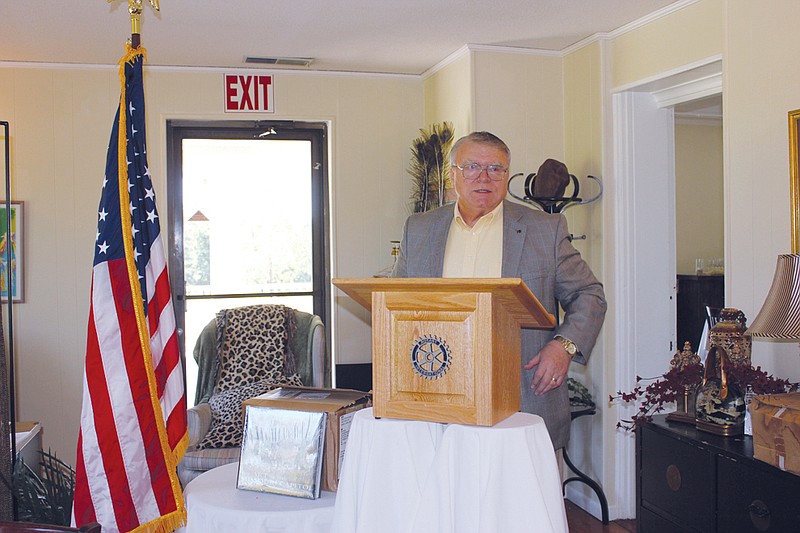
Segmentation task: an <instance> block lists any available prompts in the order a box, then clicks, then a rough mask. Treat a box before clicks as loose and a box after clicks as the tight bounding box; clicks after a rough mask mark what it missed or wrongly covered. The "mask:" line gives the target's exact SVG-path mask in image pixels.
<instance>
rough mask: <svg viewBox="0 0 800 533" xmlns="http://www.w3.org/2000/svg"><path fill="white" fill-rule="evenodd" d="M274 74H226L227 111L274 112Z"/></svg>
mask: <svg viewBox="0 0 800 533" xmlns="http://www.w3.org/2000/svg"><path fill="white" fill-rule="evenodd" d="M272 98H273V97H272V76H242V75H238V74H225V112H226V113H237V112H238V113H242V112H244V113H248V112H250V113H253V112H256V113H272V112H274V108H273V105H272Z"/></svg>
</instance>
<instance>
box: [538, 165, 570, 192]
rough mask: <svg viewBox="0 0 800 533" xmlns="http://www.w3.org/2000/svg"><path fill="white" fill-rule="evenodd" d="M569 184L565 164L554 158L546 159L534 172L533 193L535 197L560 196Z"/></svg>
mask: <svg viewBox="0 0 800 533" xmlns="http://www.w3.org/2000/svg"><path fill="white" fill-rule="evenodd" d="M567 185H569V171H568V170H567V165H565V164H564V163H562V162H561V161H556V160H555V159H546V160H545V162H544V163H542V166H540V167H539V170H538V171H537V172H536V180H535V181H534V185H533V194H534V196H536V197H537V198H561V197H563V196H564V191H565V190H566V189H567Z"/></svg>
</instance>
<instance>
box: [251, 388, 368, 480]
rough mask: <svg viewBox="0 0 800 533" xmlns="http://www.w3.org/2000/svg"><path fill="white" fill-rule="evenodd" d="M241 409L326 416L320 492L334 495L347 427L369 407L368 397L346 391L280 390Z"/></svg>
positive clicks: (352, 391)
mask: <svg viewBox="0 0 800 533" xmlns="http://www.w3.org/2000/svg"><path fill="white" fill-rule="evenodd" d="M243 405H244V409H245V410H247V409H259V408H268V409H287V410H293V411H312V412H316V413H327V415H328V416H327V418H328V420H327V424H326V428H325V450H324V458H323V464H322V489H323V490H327V491H331V492H336V489H337V487H338V486H339V470H340V469H341V466H342V459H344V452H345V448H346V446H347V436H348V434H349V432H350V424H351V422H352V420H353V416H355V413H356V411H358V410H360V409H364V408H365V407H370V406H371V405H372V395H371V394H369V393H367V392H361V391H356V390H350V389H320V388H313V387H281V388H279V389H275V390H273V391H270V392H268V393H266V394H262V395H261V396H256V397H255V398H251V399H250V400H247V401H245V402H244V404H243Z"/></svg>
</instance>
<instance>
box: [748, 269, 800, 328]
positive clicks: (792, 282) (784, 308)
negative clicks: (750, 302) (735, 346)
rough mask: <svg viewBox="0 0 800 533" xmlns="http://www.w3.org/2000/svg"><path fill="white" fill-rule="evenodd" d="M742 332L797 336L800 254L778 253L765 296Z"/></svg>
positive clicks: (799, 310) (799, 309)
mask: <svg viewBox="0 0 800 533" xmlns="http://www.w3.org/2000/svg"><path fill="white" fill-rule="evenodd" d="M745 334H746V335H752V336H753V337H772V338H775V339H800V254H781V255H779V256H778V264H777V266H776V267H775V277H774V278H773V279H772V287H770V289H769V293H768V294H767V299H766V300H765V301H764V305H762V306H761V311H759V312H758V315H757V316H756V318H755V320H753V323H752V324H751V325H750V327H749V328H748V329H747V331H746V332H745Z"/></svg>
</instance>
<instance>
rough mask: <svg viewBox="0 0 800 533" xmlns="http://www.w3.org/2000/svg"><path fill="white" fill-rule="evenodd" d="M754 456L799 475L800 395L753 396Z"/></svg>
mask: <svg viewBox="0 0 800 533" xmlns="http://www.w3.org/2000/svg"><path fill="white" fill-rule="evenodd" d="M750 410H751V411H750V417H751V420H752V424H753V457H755V458H756V459H758V460H760V461H764V462H765V463H769V464H771V465H774V466H777V467H778V468H780V469H781V470H786V471H788V472H792V473H794V474H798V475H800V392H793V393H788V394H766V395H762V396H754V397H753V401H752V402H751V403H750Z"/></svg>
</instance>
